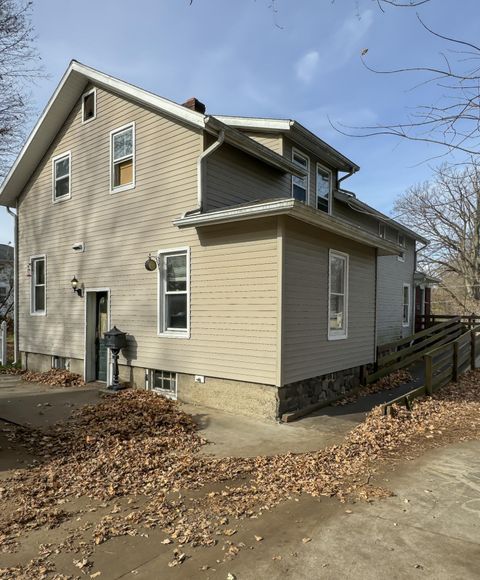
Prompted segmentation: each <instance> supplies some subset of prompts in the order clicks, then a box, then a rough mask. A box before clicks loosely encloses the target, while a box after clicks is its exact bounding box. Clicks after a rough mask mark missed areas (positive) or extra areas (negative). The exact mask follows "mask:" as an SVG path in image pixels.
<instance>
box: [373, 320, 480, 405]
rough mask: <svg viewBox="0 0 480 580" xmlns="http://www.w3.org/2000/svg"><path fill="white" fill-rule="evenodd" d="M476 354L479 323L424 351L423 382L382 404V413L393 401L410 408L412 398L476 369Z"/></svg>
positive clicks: (478, 343) (425, 393) (478, 346)
mask: <svg viewBox="0 0 480 580" xmlns="http://www.w3.org/2000/svg"><path fill="white" fill-rule="evenodd" d="M479 354H480V326H476V327H474V328H472V329H471V330H467V331H466V332H464V333H463V334H461V335H460V336H459V337H458V338H456V339H455V340H453V341H452V342H449V343H447V344H443V345H441V346H437V347H436V348H434V349H432V350H430V351H429V352H428V353H426V354H424V361H425V363H424V364H425V379H424V384H423V385H421V386H420V387H418V388H416V389H414V390H412V391H409V392H408V393H405V394H404V395H401V396H400V397H397V398H396V399H393V400H392V401H389V402H388V403H386V404H385V405H384V406H383V409H384V412H385V414H387V413H388V412H389V411H390V408H391V406H392V405H394V404H395V403H399V404H405V405H406V406H407V407H408V408H410V405H411V402H412V401H413V399H415V398H417V397H420V396H422V395H431V394H433V393H434V392H435V391H436V390H437V389H439V388H440V387H443V386H444V385H447V384H448V383H449V382H451V381H454V382H456V381H457V380H458V378H459V377H460V375H462V374H463V373H464V372H466V371H468V370H470V369H476V368H477V357H478V355H479Z"/></svg>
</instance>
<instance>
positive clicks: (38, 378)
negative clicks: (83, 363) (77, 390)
mask: <svg viewBox="0 0 480 580" xmlns="http://www.w3.org/2000/svg"><path fill="white" fill-rule="evenodd" d="M22 374H23V376H22V380H24V381H29V382H31V383H41V384H42V385H50V386H52V387H82V386H83V385H84V384H85V381H84V380H83V379H82V377H81V376H80V375H77V374H75V373H71V372H70V371H66V370H64V369H51V370H49V371H45V372H43V373H36V372H33V371H25V372H23V371H22Z"/></svg>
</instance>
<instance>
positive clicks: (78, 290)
mask: <svg viewBox="0 0 480 580" xmlns="http://www.w3.org/2000/svg"><path fill="white" fill-rule="evenodd" d="M70 284H71V285H72V290H73V291H74V292H75V293H76V294H78V295H79V296H80V298H81V297H82V296H83V290H82V287H81V286H80V284H79V282H78V280H77V277H76V276H75V274H74V275H73V278H72V280H71V282H70Z"/></svg>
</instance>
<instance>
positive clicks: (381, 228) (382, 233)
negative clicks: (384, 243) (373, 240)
mask: <svg viewBox="0 0 480 580" xmlns="http://www.w3.org/2000/svg"><path fill="white" fill-rule="evenodd" d="M378 235H379V236H380V237H381V238H383V239H384V240H385V239H386V238H387V226H386V225H385V224H384V223H382V222H378Z"/></svg>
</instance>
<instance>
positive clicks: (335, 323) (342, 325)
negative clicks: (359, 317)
mask: <svg viewBox="0 0 480 580" xmlns="http://www.w3.org/2000/svg"><path fill="white" fill-rule="evenodd" d="M348 261H349V256H348V254H344V253H343V252H338V251H336V250H330V252H329V260H328V262H329V264H328V340H339V339H342V338H347V335H348Z"/></svg>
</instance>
